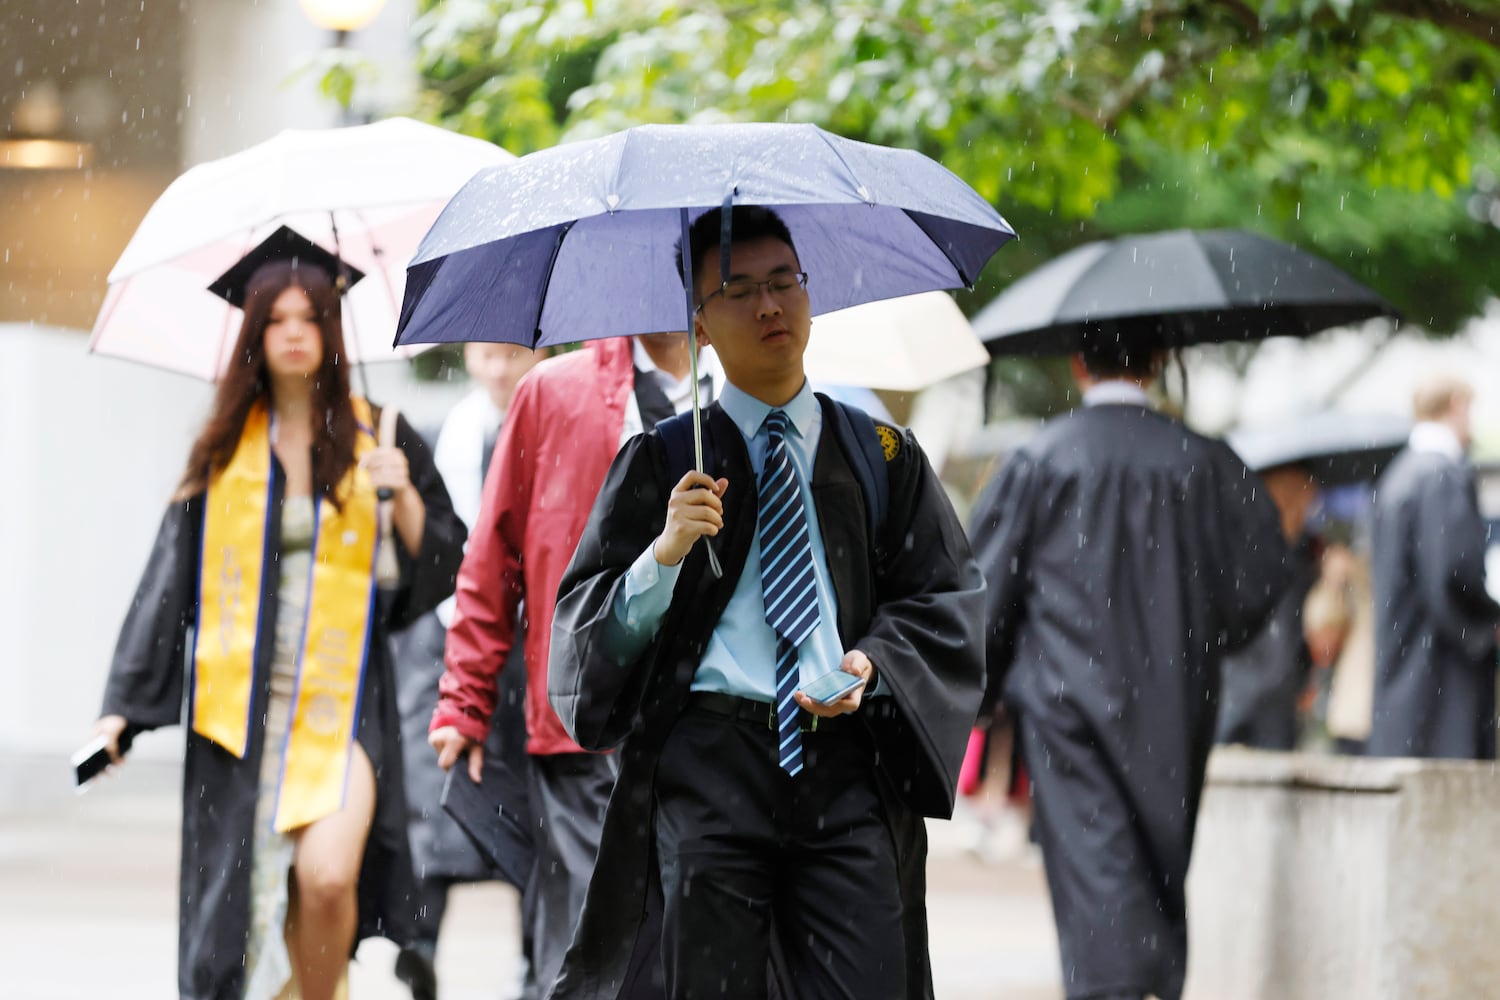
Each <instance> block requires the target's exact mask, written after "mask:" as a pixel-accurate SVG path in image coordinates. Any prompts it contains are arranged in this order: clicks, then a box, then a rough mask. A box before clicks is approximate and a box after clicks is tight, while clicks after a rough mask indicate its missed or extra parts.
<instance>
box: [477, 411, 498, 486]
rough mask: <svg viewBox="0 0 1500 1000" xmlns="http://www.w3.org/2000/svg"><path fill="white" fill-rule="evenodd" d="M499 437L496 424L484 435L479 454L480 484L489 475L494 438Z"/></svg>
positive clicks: (493, 451)
mask: <svg viewBox="0 0 1500 1000" xmlns="http://www.w3.org/2000/svg"><path fill="white" fill-rule="evenodd" d="M499 437H500V428H499V426H498V425H497V426H496V427H495V428H494V429H493V430H491V431H488V432H486V433H485V435H484V445H483V447H484V451H483V452H481V453H480V455H479V482H480V483H481V484H483V483H484V481H485V480H486V479H488V478H489V477H490V460H491V459H492V458H494V457H495V440H496V439H497V438H499Z"/></svg>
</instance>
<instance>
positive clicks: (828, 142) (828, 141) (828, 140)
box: [813, 125, 931, 239]
mask: <svg viewBox="0 0 1500 1000" xmlns="http://www.w3.org/2000/svg"><path fill="white" fill-rule="evenodd" d="M813 128H817V129H818V137H819V138H820V139H822V140H823V145H825V146H827V147H828V150H829V152H831V153H833V155H834V156H835V157H836V158H837V159H838V161H839V165H840V166H842V167H843V168H844V169H845V170H846V171H848V173H849V176H850V177H853V178H854V182H855V184H856V188H855V191H856V193H858V191H859V190H861V189H863V190H865V191H866V192H867V193H866V194H865V196H864V198H865V204H866V205H873V204H875V203H874V201H872V200H871V198H870V195H869V194H868V191H869V189H868V188H866V187H865V182H864V181H863V180H861V179H860V177H859V175H858V174H856V173H855V172H854V168H853V167H851V166H850V165H849V161H848V160H846V159H844V154H843V152H842V151H841V150H840V149H839V148H838V146H836V145H835V144H834V142H833V136H831V135H830V134H829V133H827V132H825V131H824V130H823V129H820V128H818V127H817V126H816V125H814V126H813ZM919 228H920V227H919ZM923 232H926V230H923ZM928 238H929V239H931V237H928Z"/></svg>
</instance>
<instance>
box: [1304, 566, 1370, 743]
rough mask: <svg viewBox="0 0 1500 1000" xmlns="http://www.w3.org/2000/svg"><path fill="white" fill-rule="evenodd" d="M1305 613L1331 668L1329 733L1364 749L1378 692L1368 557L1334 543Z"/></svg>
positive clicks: (1311, 642) (1310, 639) (1316, 656)
mask: <svg viewBox="0 0 1500 1000" xmlns="http://www.w3.org/2000/svg"><path fill="white" fill-rule="evenodd" d="M1302 617H1303V624H1304V631H1305V633H1306V635H1307V644H1308V647H1309V649H1310V650H1311V652H1312V658H1313V662H1314V663H1315V664H1317V665H1318V666H1319V667H1326V668H1327V669H1328V670H1329V671H1330V672H1331V676H1330V678H1329V683H1328V701H1327V707H1326V711H1325V713H1324V717H1323V729H1324V732H1325V733H1326V734H1327V737H1328V739H1329V740H1331V741H1332V749H1334V750H1335V751H1337V752H1338V753H1343V754H1352V755H1356V756H1357V755H1359V754H1362V753H1364V750H1365V742H1366V741H1367V740H1368V739H1369V738H1370V716H1371V711H1372V704H1373V701H1374V696H1375V605H1374V601H1373V599H1372V598H1371V596H1370V566H1369V561H1368V560H1367V559H1365V558H1364V557H1363V556H1360V555H1358V554H1357V553H1355V551H1354V550H1353V549H1352V548H1351V547H1349V546H1347V545H1343V544H1333V545H1329V546H1328V548H1327V549H1325V550H1324V552H1323V564H1322V571H1321V573H1320V575H1319V577H1318V582H1317V583H1316V584H1314V586H1313V589H1312V591H1311V592H1310V593H1309V594H1308V595H1307V603H1306V604H1305V605H1304V606H1303V612H1302Z"/></svg>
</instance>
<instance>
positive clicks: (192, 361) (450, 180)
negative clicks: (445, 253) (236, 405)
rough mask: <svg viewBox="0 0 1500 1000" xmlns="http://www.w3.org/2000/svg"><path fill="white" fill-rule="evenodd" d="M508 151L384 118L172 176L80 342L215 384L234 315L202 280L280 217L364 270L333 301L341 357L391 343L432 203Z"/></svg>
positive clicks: (298, 134) (235, 325)
mask: <svg viewBox="0 0 1500 1000" xmlns="http://www.w3.org/2000/svg"><path fill="white" fill-rule="evenodd" d="M509 159H513V157H512V156H511V154H509V153H507V152H506V151H505V150H503V149H501V148H500V147H498V146H495V145H492V144H490V143H488V142H484V141H483V140H480V139H474V138H471V137H469V136H464V135H459V134H457V133H455V132H449V131H447V130H446V129H441V128H437V127H435V126H432V125H424V124H422V123H420V122H415V121H412V120H410V119H406V118H392V119H389V120H387V121H381V122H376V123H374V124H372V125H357V126H353V127H350V128H336V129H320V130H313V131H307V130H288V131H285V132H282V133H281V134H279V135H277V136H276V137H274V138H272V139H269V140H267V141H266V142H263V143H260V144H258V145H255V146H252V147H250V148H249V149H246V150H244V151H242V152H239V153H235V154H234V155H232V156H226V157H224V158H223V159H220V160H214V161H212V162H209V163H204V164H202V165H200V166H197V167H194V168H192V169H191V170H189V171H187V172H186V173H184V174H183V175H182V176H181V177H179V178H177V179H176V180H175V181H173V182H172V184H171V185H170V186H169V187H168V188H167V190H166V191H164V192H163V193H162V195H161V197H160V198H158V199H157V200H156V203H155V204H154V205H152V206H151V210H150V211H149V212H147V213H146V217H145V219H144V220H142V222H141V224H140V227H139V228H138V229H137V230H136V232H135V235H134V236H132V237H131V239H130V243H129V244H128V245H127V246H126V247H125V252H124V253H123V254H121V256H120V259H119V261H118V262H117V263H116V264H115V267H114V269H113V270H112V271H111V272H110V275H109V291H108V293H107V294H106V296H105V299H104V306H103V308H102V309H100V311H99V316H98V319H97V320H95V323H94V332H93V337H92V338H91V339H90V342H89V349H90V350H91V351H95V352H98V353H100V354H107V355H110V356H113V357H120V358H127V359H130V360H133V361H140V362H143V363H145V364H150V365H154V366H156V367H159V368H166V369H168V370H171V371H177V372H183V373H185V374H189V375H194V376H197V377H198V378H203V379H210V380H212V379H216V378H218V377H219V375H220V374H221V373H222V372H223V370H224V367H225V365H226V364H227V363H228V354H229V349H230V347H231V346H233V341H234V338H235V336H236V335H237V334H238V332H239V316H240V312H239V310H238V309H235V308H233V307H231V306H229V305H227V304H226V303H225V302H224V301H223V300H222V299H220V298H219V297H218V296H216V295H213V294H212V293H210V292H209V291H208V290H207V289H208V285H209V284H210V283H211V282H212V281H213V280H214V279H215V278H217V277H218V276H219V275H220V274H221V273H223V272H224V271H225V270H227V269H228V268H229V266H230V265H231V264H233V263H234V262H235V261H236V260H238V259H239V258H240V257H241V256H243V255H244V253H245V252H246V251H248V250H249V249H251V248H252V247H254V246H255V245H256V244H258V243H259V242H260V241H261V240H263V239H264V238H265V237H266V236H268V235H269V234H270V233H271V232H272V230H274V229H275V228H276V227H277V226H279V225H287V226H290V227H291V228H293V229H295V230H297V231H298V232H299V233H301V234H302V235H303V236H306V237H307V238H308V239H310V240H312V241H313V242H315V243H318V244H321V245H322V246H323V247H325V248H326V249H328V250H335V251H337V252H338V253H339V254H340V255H341V256H342V257H343V259H344V260H346V261H347V262H348V263H349V264H350V265H352V266H353V267H356V268H358V269H359V270H361V271H364V272H365V273H366V274H368V275H369V277H367V278H366V279H365V280H364V281H362V282H360V283H359V285H357V286H355V288H353V289H352V290H351V291H350V292H349V294H348V296H347V297H346V299H345V303H344V337H345V346H346V348H347V350H348V353H349V360H350V361H353V362H356V363H359V362H365V361H385V360H393V359H395V358H398V357H403V356H406V355H407V354H408V353H410V352H409V350H407V349H404V350H403V351H402V352H401V353H397V352H395V351H393V350H392V348H391V342H392V341H393V340H394V338H395V333H396V319H397V317H398V315H399V313H400V309H401V296H402V293H403V291H404V289H405V287H406V265H407V262H408V260H409V259H410V258H411V255H412V254H413V252H414V251H415V250H416V247H417V244H419V243H420V242H421V240H422V236H423V235H424V234H425V233H426V232H427V229H428V227H430V226H431V225H432V222H433V220H435V219H436V218H437V215H438V213H439V212H440V211H441V210H442V207H443V206H444V205H445V204H446V203H447V201H448V199H449V198H450V197H452V195H453V193H454V192H455V191H457V190H458V189H459V188H460V187H461V186H463V184H464V182H465V181H467V180H468V179H469V178H470V177H472V176H473V175H474V173H475V171H477V170H479V169H480V168H481V167H487V166H492V165H494V164H496V163H500V162H503V161H505V160H509Z"/></svg>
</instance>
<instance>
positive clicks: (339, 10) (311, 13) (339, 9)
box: [298, 0, 385, 43]
mask: <svg viewBox="0 0 1500 1000" xmlns="http://www.w3.org/2000/svg"><path fill="white" fill-rule="evenodd" d="M298 3H300V4H301V5H302V12H303V13H304V14H306V15H307V19H308V20H309V21H311V22H312V23H313V24H316V25H317V26H318V27H320V28H327V29H328V30H329V31H332V32H333V33H334V35H335V36H336V37H337V39H338V40H339V43H342V41H343V39H344V37H345V36H347V35H348V34H349V32H351V31H358V30H359V29H360V28H363V27H364V26H365V25H367V24H369V23H370V22H371V21H373V20H375V15H377V14H379V13H380V8H382V7H384V6H385V0H298Z"/></svg>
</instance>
